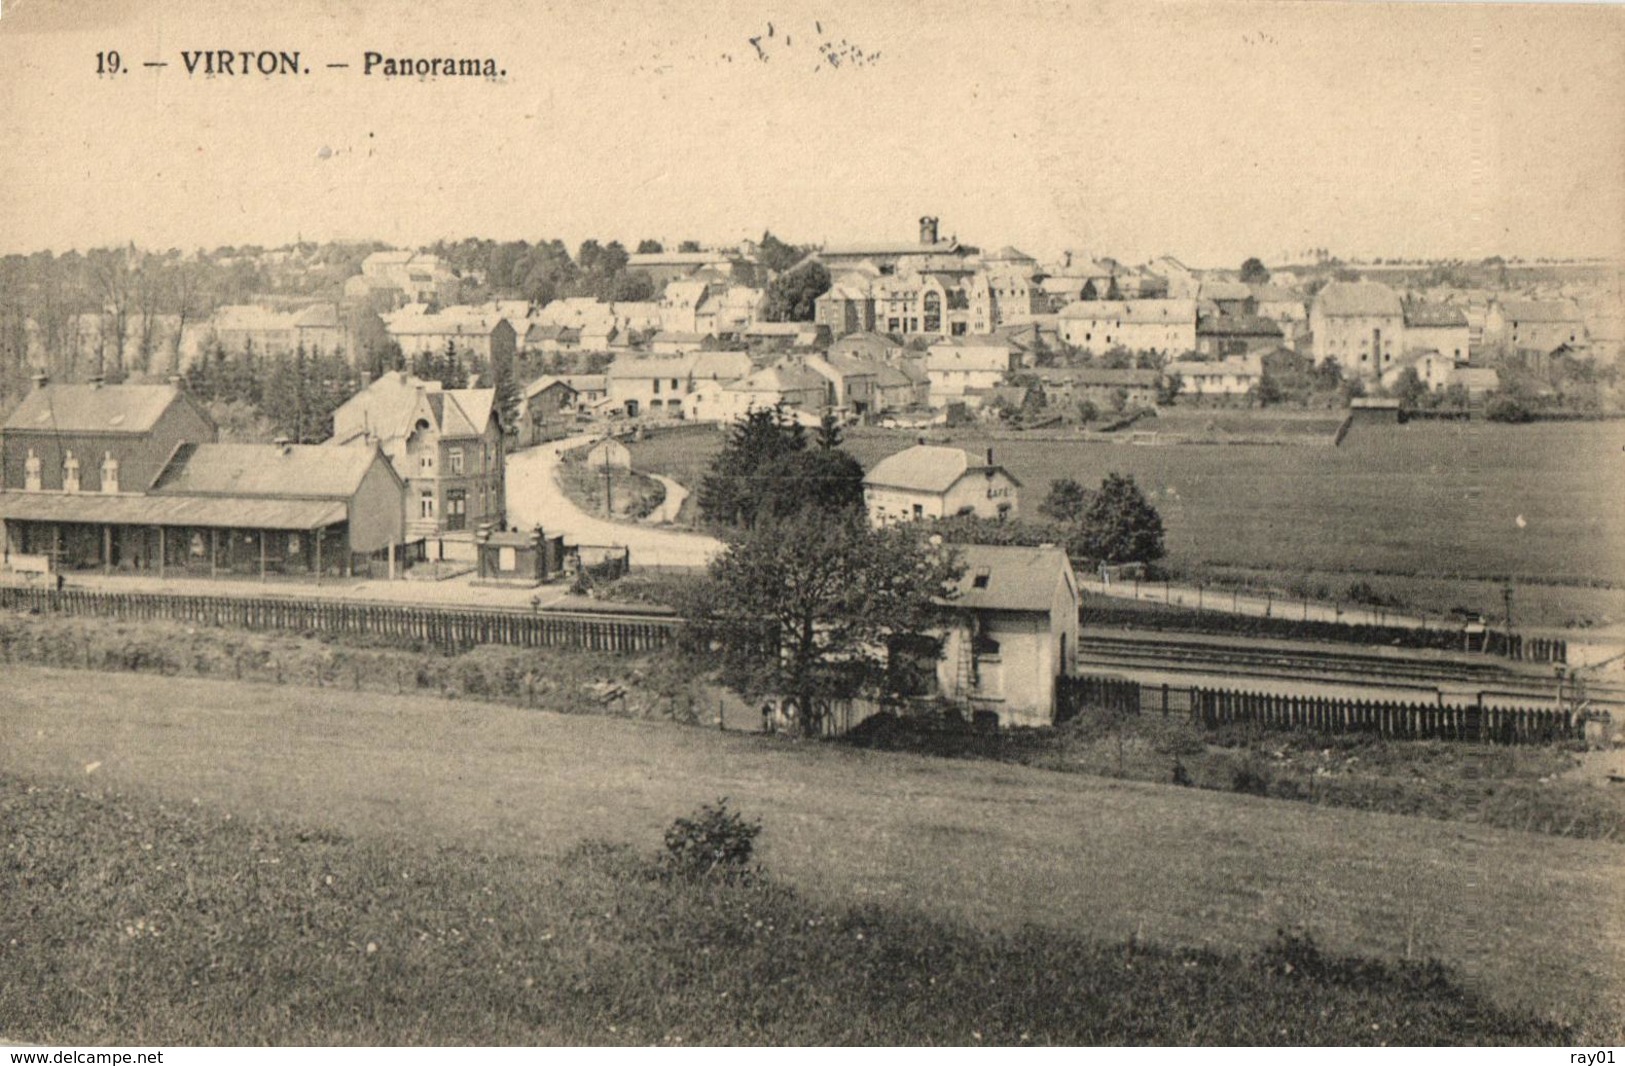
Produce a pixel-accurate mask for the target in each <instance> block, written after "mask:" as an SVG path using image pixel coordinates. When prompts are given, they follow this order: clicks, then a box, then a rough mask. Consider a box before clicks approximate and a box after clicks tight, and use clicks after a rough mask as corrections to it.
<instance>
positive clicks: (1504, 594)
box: [1501, 581, 1512, 658]
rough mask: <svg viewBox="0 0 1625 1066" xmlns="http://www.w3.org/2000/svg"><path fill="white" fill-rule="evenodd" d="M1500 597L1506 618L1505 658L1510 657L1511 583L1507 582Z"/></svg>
mask: <svg viewBox="0 0 1625 1066" xmlns="http://www.w3.org/2000/svg"><path fill="white" fill-rule="evenodd" d="M1501 597H1502V599H1503V600H1505V601H1506V616H1507V656H1508V658H1510V657H1511V655H1512V582H1510V581H1508V582H1507V583H1506V585H1505V586H1504V587H1503V588H1502V589H1501Z"/></svg>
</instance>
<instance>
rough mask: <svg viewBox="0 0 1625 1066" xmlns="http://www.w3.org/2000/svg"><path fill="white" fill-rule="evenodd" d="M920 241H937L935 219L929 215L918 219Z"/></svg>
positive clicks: (930, 242)
mask: <svg viewBox="0 0 1625 1066" xmlns="http://www.w3.org/2000/svg"><path fill="white" fill-rule="evenodd" d="M920 243H921V244H936V243H937V220H936V218H934V217H933V216H931V215H925V216H923V217H922V218H921V219H920Z"/></svg>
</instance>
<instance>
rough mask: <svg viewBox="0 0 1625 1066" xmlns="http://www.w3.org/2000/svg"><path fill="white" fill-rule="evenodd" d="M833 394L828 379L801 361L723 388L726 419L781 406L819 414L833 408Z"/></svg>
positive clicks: (759, 372)
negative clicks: (830, 407)
mask: <svg viewBox="0 0 1625 1066" xmlns="http://www.w3.org/2000/svg"><path fill="white" fill-rule="evenodd" d="M833 391H834V386H832V385H831V384H830V382H829V381H828V380H827V379H826V378H824V377H823V376H822V375H820V374H818V373H816V372H814V371H813V370H810V369H809V368H808V367H807V366H806V364H805V363H803V362H801V361H800V360H788V361H786V362H783V363H775V364H774V365H773V366H765V367H762V368H761V369H760V370H757V371H754V372H752V373H751V374H749V375H747V376H745V377H742V378H740V379H739V380H737V381H735V382H732V383H731V384H728V385H725V386H723V388H722V396H721V404H722V410H723V417H724V418H728V419H740V418H744V417H745V416H746V415H747V414H748V413H749V412H750V411H751V410H753V409H754V410H763V409H766V408H772V407H779V406H783V407H786V408H790V409H792V410H799V411H804V412H806V413H807V414H809V415H817V414H820V413H821V412H823V411H824V409H825V408H827V407H829V406H830V404H831V397H832V393H833Z"/></svg>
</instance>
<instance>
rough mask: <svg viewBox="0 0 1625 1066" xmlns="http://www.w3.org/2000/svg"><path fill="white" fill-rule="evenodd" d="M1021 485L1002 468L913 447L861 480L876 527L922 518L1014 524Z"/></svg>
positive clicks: (955, 452)
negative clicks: (997, 520)
mask: <svg viewBox="0 0 1625 1066" xmlns="http://www.w3.org/2000/svg"><path fill="white" fill-rule="evenodd" d="M1020 490H1021V482H1019V481H1017V480H1016V479H1015V477H1014V476H1013V475H1012V474H1011V473H1010V472H1009V471H1008V470H1006V469H1005V468H1004V467H1002V466H998V465H996V464H995V463H994V462H993V453H992V451H991V450H990V451H989V452H988V454H987V462H985V463H978V462H977V461H976V458H975V457H974V456H972V455H971V454H970V453H969V452H967V451H965V450H964V449H962V448H945V447H939V446H936V445H929V444H918V445H915V446H914V447H912V448H905V449H903V450H902V451H900V452H898V453H897V454H895V455H889V456H887V457H886V458H884V459H882V460H880V462H878V463H876V464H875V465H874V468H873V469H871V470H870V471H869V472H868V473H867V474H865V475H864V478H863V503H864V506H865V507H866V508H867V509H868V512H869V521H870V523H871V524H872V525H875V526H886V525H890V524H892V523H893V522H910V521H914V520H916V519H921V518H946V517H948V516H951V515H961V514H968V515H977V516H979V517H982V518H1013V517H1015V515H1016V513H1017V510H1018V502H1019V493H1020Z"/></svg>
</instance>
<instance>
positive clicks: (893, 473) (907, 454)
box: [863, 444, 1020, 492]
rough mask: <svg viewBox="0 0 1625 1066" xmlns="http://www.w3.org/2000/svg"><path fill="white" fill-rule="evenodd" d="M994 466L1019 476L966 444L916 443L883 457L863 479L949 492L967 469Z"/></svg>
mask: <svg viewBox="0 0 1625 1066" xmlns="http://www.w3.org/2000/svg"><path fill="white" fill-rule="evenodd" d="M993 470H999V471H1003V472H1004V474H1005V476H1006V477H1009V478H1010V480H1011V481H1015V480H1016V479H1015V477H1014V475H1012V474H1010V472H1009V471H1007V470H1004V468H1003V467H1001V466H997V465H989V464H986V463H978V462H977V461H976V458H975V457H974V456H972V455H971V454H970V453H969V452H967V451H965V450H964V449H962V448H947V447H943V446H941V445H936V444H916V445H915V446H914V447H912V448H904V449H903V450H902V451H900V452H897V453H895V454H893V455H888V456H886V458H884V459H882V460H880V462H878V463H876V464H875V465H874V466H873V467H872V468H871V469H870V470H869V472H868V473H867V474H865V475H864V476H863V483H864V484H865V485H883V486H885V487H887V488H894V489H910V490H913V491H916V492H946V491H948V488H949V487H950V486H951V485H953V483H954V482H956V481H958V480H959V479H960V478H962V477H964V476H965V475H966V474H967V473H974V472H977V471H993ZM1016 484H1018V485H1019V484H1020V482H1016Z"/></svg>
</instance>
